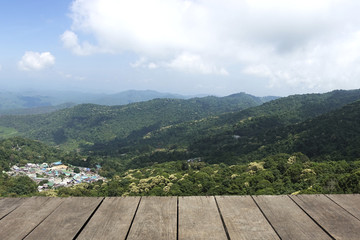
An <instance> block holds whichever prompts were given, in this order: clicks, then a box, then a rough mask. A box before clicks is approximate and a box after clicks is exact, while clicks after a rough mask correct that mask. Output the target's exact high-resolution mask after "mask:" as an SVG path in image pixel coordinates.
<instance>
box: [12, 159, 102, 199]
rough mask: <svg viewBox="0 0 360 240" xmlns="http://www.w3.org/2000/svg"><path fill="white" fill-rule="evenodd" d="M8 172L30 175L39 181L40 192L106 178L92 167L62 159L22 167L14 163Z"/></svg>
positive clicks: (14, 174) (16, 174) (15, 174)
mask: <svg viewBox="0 0 360 240" xmlns="http://www.w3.org/2000/svg"><path fill="white" fill-rule="evenodd" d="M99 168H100V166H99V165H97V170H98V169H99ZM6 173H7V175H9V176H21V175H26V176H28V177H29V178H31V179H32V180H34V181H35V182H36V183H38V185H39V186H38V190H39V192H41V191H44V190H48V189H53V188H58V187H70V186H74V185H76V184H80V183H92V182H96V181H99V180H101V181H105V180H106V178H104V177H101V176H100V175H98V174H97V173H96V171H92V170H91V169H90V168H84V167H76V166H71V165H69V166H67V165H64V164H62V162H61V161H59V162H54V163H51V164H48V163H42V164H35V163H27V164H26V165H25V166H22V167H18V166H16V165H14V166H12V167H11V170H10V171H8V172H6Z"/></svg>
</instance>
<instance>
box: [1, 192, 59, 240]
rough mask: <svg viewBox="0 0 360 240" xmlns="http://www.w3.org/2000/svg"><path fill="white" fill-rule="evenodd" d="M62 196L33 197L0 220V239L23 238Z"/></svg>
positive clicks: (52, 208)
mask: <svg viewBox="0 0 360 240" xmlns="http://www.w3.org/2000/svg"><path fill="white" fill-rule="evenodd" d="M62 201H63V199H62V198H43V197H34V198H29V199H27V200H26V201H24V202H23V203H22V204H21V206H19V207H18V208H16V209H15V210H14V211H13V212H11V213H10V214H9V215H7V216H6V217H4V218H3V219H1V220H0V239H23V238H24V237H25V236H26V235H28V234H29V233H30V232H31V231H32V230H33V229H34V228H36V227H37V226H38V225H39V224H40V223H41V222H42V221H44V219H46V218H47V217H48V216H49V215H50V214H51V213H52V212H53V211H54V210H55V209H56V208H57V207H59V205H60V204H61V203H62Z"/></svg>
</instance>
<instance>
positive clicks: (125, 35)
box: [61, 0, 360, 90]
mask: <svg viewBox="0 0 360 240" xmlns="http://www.w3.org/2000/svg"><path fill="white" fill-rule="evenodd" d="M359 10H360V3H359V2H358V1H355V0H342V1H340V0H317V1H313V0H293V1H288V0H273V1H268V0H226V1H221V0H196V1H194V0H166V1H164V0H132V1H126V0H87V1H84V0H75V1H74V2H73V4H72V6H71V17H72V19H73V24H72V26H71V29H70V30H68V31H66V32H65V33H64V34H63V35H62V36H61V39H62V41H63V43H64V46H65V47H66V48H69V49H71V50H72V51H73V52H74V53H75V54H78V55H89V54H93V53H99V52H111V53H122V52H127V51H130V52H135V53H136V54H138V55H139V56H142V58H140V59H139V60H138V61H137V62H135V63H133V64H131V66H132V67H145V68H149V69H154V68H171V69H175V70H178V71H186V72H192V73H200V74H222V75H227V74H228V71H227V70H226V69H230V67H234V66H237V68H243V69H244V71H243V72H244V73H246V74H248V75H249V76H260V77H265V78H268V79H270V85H271V86H274V87H275V86H278V85H283V84H286V85H289V86H292V87H297V86H299V87H304V88H316V89H324V90H327V89H328V88H332V87H336V88H352V87H358V86H359V85H360V71H359V70H358V69H359V67H358V66H359V65H358V64H359V59H360V51H359V49H360V37H359V34H358V33H359V32H360V15H359V14H358V12H359ZM78 36H85V37H86V36H91V39H92V41H94V42H96V45H91V44H89V43H88V42H87V41H86V40H84V41H79V39H78Z"/></svg>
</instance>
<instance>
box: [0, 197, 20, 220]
mask: <svg viewBox="0 0 360 240" xmlns="http://www.w3.org/2000/svg"><path fill="white" fill-rule="evenodd" d="M24 200H25V199H24V198H2V199H0V219H2V218H4V217H5V216H6V215H7V214H9V213H10V212H12V211H14V210H15V209H16V208H17V207H19V206H20V205H21V203H23V202H24Z"/></svg>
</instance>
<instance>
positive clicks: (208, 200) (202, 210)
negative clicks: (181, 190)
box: [178, 197, 227, 240]
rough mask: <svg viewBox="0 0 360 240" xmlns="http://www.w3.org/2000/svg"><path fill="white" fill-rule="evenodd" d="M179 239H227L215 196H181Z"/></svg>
mask: <svg viewBox="0 0 360 240" xmlns="http://www.w3.org/2000/svg"><path fill="white" fill-rule="evenodd" d="M178 234H179V239H180V240H181V239H184V240H187V239H217V240H221V239H227V236H226V233H225V229H224V226H223V223H222V221H221V218H220V214H219V211H218V208H217V206H216V202H215V198H214V197H179V233H178Z"/></svg>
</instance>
